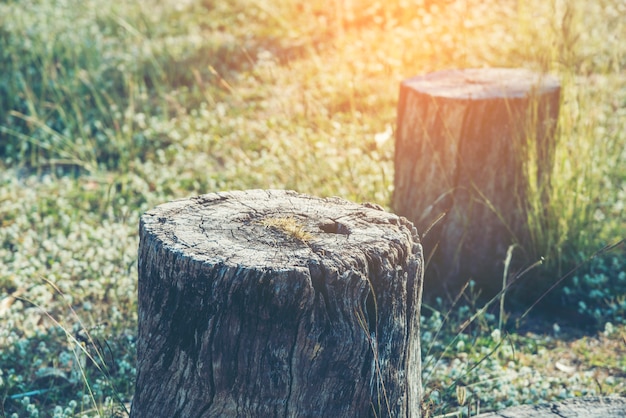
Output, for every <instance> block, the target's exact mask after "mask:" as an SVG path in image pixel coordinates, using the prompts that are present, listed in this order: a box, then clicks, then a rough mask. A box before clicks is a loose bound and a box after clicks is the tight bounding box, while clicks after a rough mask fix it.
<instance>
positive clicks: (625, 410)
mask: <svg viewBox="0 0 626 418" xmlns="http://www.w3.org/2000/svg"><path fill="white" fill-rule="evenodd" d="M624 417H626V398H618V397H606V398H596V397H594V398H573V399H568V400H566V401H563V402H560V403H548V404H542V405H522V406H516V407H513V408H507V409H503V410H502V411H498V412H491V413H488V414H481V415H477V416H476V417H475V418H624Z"/></svg>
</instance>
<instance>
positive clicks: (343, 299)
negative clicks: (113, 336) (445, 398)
mask: <svg viewBox="0 0 626 418" xmlns="http://www.w3.org/2000/svg"><path fill="white" fill-rule="evenodd" d="M422 269H423V259H422V248H421V245H420V242H419V238H418V235H417V231H416V229H415V228H414V227H413V225H412V224H411V223H410V222H409V221H407V220H406V219H405V218H402V217H398V216H396V215H394V214H390V213H387V212H385V211H383V210H382V209H380V208H379V207H376V206H375V205H371V204H370V205H368V204H366V205H357V204H354V203H350V202H347V201H345V200H341V199H338V198H328V199H320V198H316V197H311V196H306V195H301V194H297V193H295V192H289V191H279V190H269V191H264V190H252V191H244V192H229V193H214V194H207V195H203V196H199V197H196V198H191V199H186V200H179V201H174V202H170V203H166V204H163V205H160V206H158V207H157V208H155V209H154V210H151V211H149V212H147V213H146V214H144V215H143V216H142V218H141V225H140V245H139V337H138V346H137V351H138V352H137V356H138V376H137V382H136V391H135V397H134V399H133V404H132V411H131V416H132V417H134V418H144V417H168V418H169V417H185V418H186V417H199V418H200V417H217V416H219V417H362V416H363V417H364V416H373V415H375V416H393V417H401V416H403V417H409V416H410V417H419V416H420V410H419V405H420V397H421V378H420V373H421V362H420V343H419V312H420V304H421V286H422V273H423V272H422Z"/></svg>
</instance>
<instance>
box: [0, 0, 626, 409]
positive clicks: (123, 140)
mask: <svg viewBox="0 0 626 418" xmlns="http://www.w3.org/2000/svg"><path fill="white" fill-rule="evenodd" d="M625 7H626V6H624V4H623V2H621V1H617V0H604V1H600V2H584V1H573V2H557V1H549V2H544V1H539V0H536V1H535V0H530V1H527V2H507V1H495V0H494V1H487V2H484V1H473V0H458V1H450V2H424V1H420V0H415V1H395V0H392V1H388V2H384V3H383V2H378V1H375V0H362V1H359V2H338V3H337V4H332V5H330V4H328V3H327V2H326V3H323V2H308V3H306V4H305V3H302V2H297V1H282V2H270V1H250V0H238V1H235V2H222V1H211V0H189V1H185V2H178V1H159V2H157V1H154V0H145V1H141V2H134V3H128V2H120V1H112V2H109V3H106V4H104V3H102V2H95V1H86V2H85V1H82V2H78V1H76V0H63V1H54V2H52V1H49V0H40V1H20V2H16V1H11V0H9V1H7V2H3V3H0V159H1V160H2V163H1V166H0V265H1V266H2V268H1V269H0V321H1V322H0V372H1V373H0V402H1V405H2V408H1V409H0V411H2V412H3V413H4V414H5V415H7V416H12V414H15V415H16V416H20V417H21V416H58V417H61V416H89V417H91V416H112V415H114V414H117V413H120V414H122V415H123V414H124V408H125V407H127V405H128V402H129V401H130V399H131V398H132V390H133V389H132V384H131V382H132V380H133V376H134V368H133V367H134V366H133V365H134V358H133V356H134V341H133V338H134V335H135V329H136V325H137V324H136V321H137V318H136V274H137V273H136V267H135V264H136V250H137V244H138V242H137V225H138V220H139V216H140V214H141V213H143V212H144V211H146V210H147V209H149V208H151V207H154V206H155V205H156V204H158V203H162V202H164V201H167V200H171V199H174V198H180V197H185V196H189V195H196V194H200V193H206V192H212V191H217V190H228V189H246V188H254V187H261V188H289V189H296V190H298V191H300V192H306V193H312V194H316V195H320V196H327V195H339V196H342V197H344V198H347V199H350V200H354V201H373V202H377V203H380V204H382V205H387V204H388V202H389V198H390V194H391V192H392V187H393V185H392V183H393V130H394V126H395V116H396V101H397V94H398V83H399V82H400V81H401V80H402V79H404V78H407V77H410V76H413V75H416V74H419V73H424V72H427V71H434V70H438V69H446V68H451V67H452V68H454V67H482V66H511V67H526V68H531V69H536V70H547V71H551V72H554V73H556V75H557V76H558V77H559V78H560V80H561V83H562V87H563V90H562V106H561V112H560V120H559V124H560V125H559V126H560V127H559V131H558V134H557V138H556V141H557V149H556V155H555V168H554V170H553V173H552V185H553V190H552V191H551V196H550V202H551V207H550V210H548V211H547V213H548V214H549V215H550V216H549V217H548V218H545V217H544V218H542V216H543V214H544V213H546V210H545V208H542V207H540V205H538V204H537V205H535V207H534V209H533V210H535V212H534V215H536V216H531V217H530V218H529V226H530V229H531V231H532V232H533V239H532V243H531V244H532V245H531V246H532V247H533V248H532V249H531V250H529V251H530V252H532V257H531V258H533V259H539V258H540V257H545V260H546V261H545V264H544V265H545V266H546V267H544V269H543V270H540V269H535V270H533V272H532V274H535V273H537V277H539V276H540V277H541V278H542V279H541V280H542V281H544V282H545V286H546V287H549V286H550V284H551V283H553V282H555V281H556V280H558V279H559V278H561V277H563V275H564V274H565V273H567V272H568V271H569V270H571V269H572V268H573V267H574V266H577V265H578V264H580V263H581V262H583V261H585V260H586V258H588V257H590V255H591V254H594V253H595V252H596V251H598V249H600V248H602V247H603V246H604V245H607V244H609V243H613V242H616V241H618V240H619V239H621V238H623V237H624V235H625V230H626V227H625V224H624V219H626V217H625V216H624V207H625V205H624V202H626V171H625V170H626V164H624V161H626V147H624V146H623V145H624V142H625V141H626V137H625V135H626V130H624V120H625V118H626V90H625V89H624V85H625V84H624V75H623V72H621V70H620V69H621V68H624V66H626V54H625V52H626V48H625V47H624V44H623V42H621V38H620V37H619V36H618V34H619V33H623V32H624V30H625V29H624V24H625V23H624V19H623V18H622V16H623V15H624V14H625V13H626V10H625V9H624V8H625ZM537 202H539V200H536V201H535V202H532V203H537ZM624 258H625V256H624V253H623V252H622V251H617V250H616V251H612V252H610V253H607V254H605V255H604V256H603V257H597V258H596V259H594V260H592V261H591V262H589V263H587V264H583V266H582V267H581V268H579V269H578V270H576V271H575V272H574V273H573V274H572V275H571V277H568V278H567V279H565V280H563V281H562V283H561V287H559V288H557V289H555V290H554V291H553V292H551V293H550V295H549V296H548V297H550V298H552V299H550V300H552V301H563V303H564V304H567V305H569V306H573V307H574V308H575V309H576V310H577V311H578V312H580V314H584V315H588V316H589V317H591V318H593V321H594V324H595V327H596V329H597V330H599V331H597V332H599V334H597V335H596V334H594V333H595V332H596V331H591V333H592V335H594V336H595V337H594V338H592V337H586V338H588V339H587V340H586V341H585V343H584V344H582V343H577V342H575V341H573V342H572V341H568V340H567V337H568V331H567V329H568V328H567V325H566V324H565V323H562V322H560V320H559V321H556V322H555V321H553V322H552V323H549V324H548V329H547V331H546V330H545V329H544V330H543V331H542V334H541V335H539V334H538V333H537V331H536V330H535V333H534V334H532V335H526V334H525V333H524V332H525V331H524V332H522V331H519V330H522V329H524V328H519V329H517V328H515V327H514V324H515V321H509V322H508V327H507V326H506V324H507V322H506V321H504V324H505V326H502V321H501V320H500V319H501V314H502V311H500V310H499V307H498V304H497V303H494V304H493V306H492V307H491V308H490V309H487V310H485V311H484V312H483V314H482V315H478V316H476V318H475V321H474V322H472V324H471V326H468V327H466V328H464V329H463V330H460V328H462V327H461V326H462V325H463V324H464V323H465V322H466V321H467V319H468V318H471V317H473V316H475V314H476V313H477V312H480V310H481V308H482V307H483V305H482V304H481V303H479V302H478V301H477V299H476V298H474V296H471V293H468V295H467V298H465V297H463V298H462V299H460V301H459V302H458V303H457V304H456V305H454V306H449V305H446V304H445V303H444V302H443V301H442V302H441V304H437V303H436V302H434V303H432V304H429V308H425V311H424V312H423V320H422V327H423V328H422V331H423V337H422V338H423V340H424V344H423V346H424V347H425V352H424V356H425V361H424V364H425V366H424V376H425V383H426V392H427V397H426V399H425V406H426V408H427V409H428V410H429V411H431V412H432V414H433V415H436V414H442V413H446V412H450V411H457V410H459V409H462V410H464V411H467V404H468V403H472V405H473V406H472V408H474V409H472V411H475V405H476V401H477V400H479V401H480V404H481V409H482V410H486V409H493V408H497V407H502V406H508V405H513V404H516V403H521V402H536V401H539V400H542V399H557V398H559V397H567V396H574V395H576V396H580V395H584V394H594V393H595V394H601V393H624V392H625V389H624V386H623V383H621V382H620V379H617V378H616V376H623V374H624V373H626V372H625V370H626V365H625V364H623V362H621V361H620V360H619V358H618V357H619V356H620V353H623V351H620V350H623V348H624V346H623V344H621V334H622V333H623V332H624V327H623V321H624V308H623V303H624V300H623V299H624V294H625V293H626V289H625V286H624V285H623V279H624V278H623V270H624V268H625V267H624V266H625V262H624ZM494 262H498V263H501V262H502V260H494ZM540 271H541V274H540V275H539V272H540ZM48 283H51V284H53V285H54V286H50V285H49V284H48ZM523 283H524V281H521V282H520V284H523ZM529 283H530V281H529ZM55 288H56V289H58V291H57V290H55ZM608 289H610V290H608ZM470 290H471V289H469V288H468V290H467V291H468V292H470ZM507 300H508V294H507ZM581 302H582V303H581ZM513 319H514V318H513ZM527 319H528V317H527V318H526V320H527ZM54 321H57V323H58V324H60V325H61V326H59V325H58V324H55V322H54ZM609 323H610V325H609ZM81 335H82V336H83V337H85V336H91V337H90V338H86V339H79V338H78V337H79V336H81ZM71 337H73V338H75V339H76V340H74V339H72V338H71ZM83 337H81V338H83ZM593 344H597V346H594V350H593V352H590V350H586V351H585V346H587V347H588V346H590V345H593ZM80 347H82V348H84V349H85V351H83V350H82V348H80ZM75 353H76V355H75ZM87 353H89V354H91V355H92V356H94V357H93V360H88V358H86V354H87ZM98 353H100V354H98ZM572 353H573V354H572ZM594 353H595V354H594ZM616 353H617V354H616ZM603 354H604V355H603ZM559 356H561V358H558V357H559ZM625 357H626V356H624V355H622V357H621V358H625ZM79 364H82V365H83V370H84V373H83V374H80V372H79V373H78V374H76V373H75V372H74V370H76V366H78V365H79ZM546 364H547V366H546ZM556 364H559V366H555V365H556ZM596 382H597V383H596ZM462 404H464V405H463V407H461V405H462Z"/></svg>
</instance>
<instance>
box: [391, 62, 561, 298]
mask: <svg viewBox="0 0 626 418" xmlns="http://www.w3.org/2000/svg"><path fill="white" fill-rule="evenodd" d="M559 94H560V87H559V82H558V80H556V79H555V78H554V77H551V76H547V75H542V74H537V73H534V72H531V71H527V70H519V69H501V68H486V69H468V70H450V71H441V72H437V73H432V74H427V75H423V76H419V77H415V78H410V79H408V80H405V81H404V82H403V83H402V84H401V87H400V101H399V104H398V130H397V137H396V154H395V180H394V183H395V191H394V195H393V203H392V206H393V208H394V210H395V212H396V213H398V214H400V215H403V216H406V217H407V218H408V219H409V220H411V221H413V223H414V224H415V225H416V226H417V228H418V230H420V232H422V233H425V234H426V235H425V236H424V237H423V245H424V248H425V253H426V255H427V256H428V255H429V254H430V253H431V252H432V253H433V257H432V259H431V261H430V263H429V266H428V271H427V272H426V282H425V287H426V290H427V291H429V290H430V289H431V288H432V289H433V290H441V289H443V290H445V291H447V292H448V293H450V294H451V295H452V296H455V295H456V294H457V292H458V291H459V289H460V288H461V287H462V285H463V284H464V283H465V282H466V281H467V280H469V279H473V280H474V281H475V282H477V284H478V285H479V287H481V288H483V295H484V296H488V295H492V294H494V293H495V292H497V291H498V290H499V289H500V288H501V282H502V274H503V269H504V262H503V261H504V260H505V257H506V253H507V249H508V247H509V246H510V245H512V244H518V246H517V247H516V248H515V251H514V256H513V263H512V266H513V268H512V269H511V271H514V270H515V268H517V267H519V266H521V265H523V264H526V263H527V262H532V261H536V260H534V259H532V258H531V257H532V254H530V253H529V252H528V251H527V250H528V247H527V244H528V242H529V237H530V235H529V234H530V233H529V230H528V208H529V206H530V203H529V199H530V196H529V190H530V189H531V188H532V189H536V190H537V194H536V195H537V196H540V199H541V200H542V202H541V205H544V206H547V205H548V203H549V202H548V196H549V189H550V175H549V174H550V171H551V170H552V165H553V158H554V157H553V153H554V141H553V133H554V130H555V127H556V120H557V117H558V106H559ZM533 167H534V168H533ZM431 227H432V229H431V230H430V231H429V229H430V228H431ZM427 231H428V232H427Z"/></svg>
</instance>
